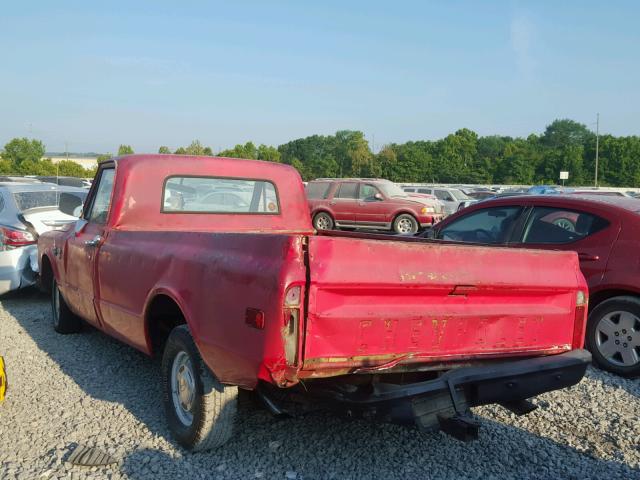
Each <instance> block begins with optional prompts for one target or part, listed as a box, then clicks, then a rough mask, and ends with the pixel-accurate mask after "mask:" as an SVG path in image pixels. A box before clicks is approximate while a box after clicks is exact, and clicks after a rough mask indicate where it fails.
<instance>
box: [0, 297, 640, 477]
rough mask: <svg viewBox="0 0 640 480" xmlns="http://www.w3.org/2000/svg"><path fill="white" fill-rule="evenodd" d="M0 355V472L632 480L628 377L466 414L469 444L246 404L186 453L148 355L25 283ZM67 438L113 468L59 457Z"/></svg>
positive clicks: (634, 445)
mask: <svg viewBox="0 0 640 480" xmlns="http://www.w3.org/2000/svg"><path fill="white" fill-rule="evenodd" d="M0 355H3V356H4V357H5V361H6V364H7V369H8V374H9V382H10V385H9V391H8V396H7V399H6V400H5V401H4V402H3V403H2V404H0V479H11V478H24V479H37V478H78V479H83V478H114V479H117V478H133V479H146V478H159V479H164V478H168V479H176V478H221V479H222V478H224V479H227V478H232V479H235V478H238V479H250V478H265V479H270V478H276V479H283V478H284V479H293V478H298V479H324V478H336V479H357V478H362V479H371V478H380V479H393V478H398V479H413V478H416V479H418V478H478V479H490V478H550V479H557V478H581V479H582V478H601V479H614V478H625V479H630V478H638V479H640V421H639V417H640V384H639V382H640V381H639V380H623V379H621V378H618V377H616V376H613V375H608V374H605V373H603V372H600V371H599V370H596V369H591V370H590V371H589V373H588V377H587V378H586V379H585V380H583V381H582V383H581V384H579V385H578V386H576V387H574V388H572V389H570V390H565V391H561V392H557V393H550V394H546V395H543V396H541V397H539V398H538V399H537V400H536V402H537V404H538V405H539V406H540V408H539V409H538V410H537V411H535V412H534V413H532V414H531V415H529V416H528V417H520V418H518V417H515V416H514V415H513V414H510V413H509V412H507V411H505V410H503V409H501V408H500V407H490V408H481V409H477V413H478V414H479V415H480V416H481V418H482V424H483V427H482V430H481V433H480V440H479V441H477V442H473V443H469V444H464V443H460V442H457V441H456V440H453V439H451V438H449V437H447V436H445V435H443V434H441V433H432V434H421V433H419V432H417V431H416V430H414V429H410V428H404V427H400V426H395V425H384V424H374V423H369V422H365V421H348V420H345V419H341V418H334V417H332V416H330V415H321V414H315V415H310V416H307V417H305V418H299V419H287V420H276V419H274V418H273V417H271V416H270V414H268V413H267V412H265V411H262V410H260V409H258V408H255V409H251V408H249V409H245V410H244V412H243V416H242V418H241V420H240V422H239V425H238V428H237V430H236V436H235V437H234V439H233V440H232V441H231V442H230V443H229V444H227V445H226V446H225V447H223V448H222V449H220V450H218V451H214V452H209V453H201V454H191V453H188V452H186V451H184V450H182V449H181V448H179V447H176V445H175V444H174V443H173V442H172V440H171V437H170V435H169V432H168V430H167V427H166V425H165V421H164V414H163V410H162V405H161V403H160V383H159V375H158V365H157V363H156V362H153V361H151V360H149V359H148V358H146V357H145V356H144V355H142V354H140V353H138V352H136V351H135V350H133V349H131V348H129V347H127V346H124V345H121V344H119V343H117V342H116V341H114V340H111V339H110V338H109V337H107V336H105V335H103V334H101V333H99V332H97V331H86V332H84V333H82V334H78V335H70V336H66V337H64V336H60V335H57V334H56V333H54V331H53V329H52V328H51V325H50V319H49V303H48V299H47V298H46V297H44V296H42V295H40V294H38V293H36V292H34V291H24V292H19V293H17V294H14V295H12V296H11V297H9V298H4V299H3V300H1V301H0ZM74 443H78V444H82V445H88V446H97V447H100V448H101V449H102V450H104V451H105V452H108V453H110V454H112V455H113V456H114V457H115V458H117V459H118V463H117V464H115V465H112V466H110V467H103V468H94V469H90V468H86V467H78V466H73V465H70V464H68V463H66V462H65V461H64V458H66V457H65V456H66V454H67V452H68V447H69V445H72V444H74Z"/></svg>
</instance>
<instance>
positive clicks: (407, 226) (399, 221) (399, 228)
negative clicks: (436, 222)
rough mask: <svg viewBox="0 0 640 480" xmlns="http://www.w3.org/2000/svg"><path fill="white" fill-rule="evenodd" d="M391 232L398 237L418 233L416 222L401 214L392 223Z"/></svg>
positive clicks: (410, 217)
mask: <svg viewBox="0 0 640 480" xmlns="http://www.w3.org/2000/svg"><path fill="white" fill-rule="evenodd" d="M393 231H394V232H396V233H397V234H399V235H411V234H414V233H416V232H417V231H418V221H417V220H416V219H415V218H413V217H412V216H411V215H409V214H408V213H403V214H402V215H398V216H397V217H396V219H395V220H394V221H393Z"/></svg>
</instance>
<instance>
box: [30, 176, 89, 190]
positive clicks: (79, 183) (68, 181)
mask: <svg viewBox="0 0 640 480" xmlns="http://www.w3.org/2000/svg"><path fill="white" fill-rule="evenodd" d="M35 178H37V179H38V180H40V181H41V182H47V183H55V184H56V185H63V186H66V187H78V188H89V187H90V186H91V182H90V181H88V180H86V179H84V178H77V177H56V176H44V175H38V176H36V177H35Z"/></svg>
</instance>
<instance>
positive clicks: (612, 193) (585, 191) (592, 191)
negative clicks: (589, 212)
mask: <svg viewBox="0 0 640 480" xmlns="http://www.w3.org/2000/svg"><path fill="white" fill-rule="evenodd" d="M564 193H567V194H570V195H605V196H608V197H628V198H633V195H629V194H628V193H627V192H623V191H621V190H607V189H606V188H572V189H570V190H567V191H566V192H564Z"/></svg>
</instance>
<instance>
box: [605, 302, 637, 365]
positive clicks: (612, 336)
mask: <svg viewBox="0 0 640 480" xmlns="http://www.w3.org/2000/svg"><path fill="white" fill-rule="evenodd" d="M595 340H596V348H597V349H598V352H600V354H601V355H602V356H603V357H604V358H606V359H607V361H608V362H611V363H612V364H614V365H618V366H621V367H633V366H634V365H637V364H638V363H640V318H638V317H637V316H635V315H634V314H632V313H631V312H625V311H615V312H611V313H608V314H606V315H605V316H604V317H602V318H601V319H600V321H599V322H598V325H597V326H596V338H595Z"/></svg>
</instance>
